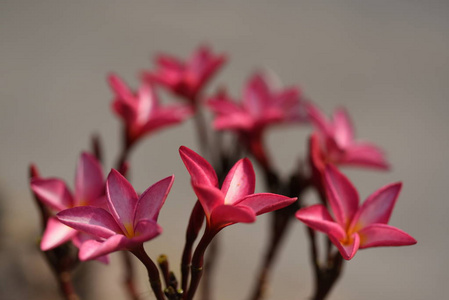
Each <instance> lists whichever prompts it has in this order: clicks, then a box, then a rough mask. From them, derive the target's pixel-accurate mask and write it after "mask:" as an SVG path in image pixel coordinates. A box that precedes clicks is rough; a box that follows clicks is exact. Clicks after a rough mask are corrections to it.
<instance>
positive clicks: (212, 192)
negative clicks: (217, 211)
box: [193, 185, 224, 221]
mask: <svg viewBox="0 0 449 300" xmlns="http://www.w3.org/2000/svg"><path fill="white" fill-rule="evenodd" d="M193 190H194V191H195V194H196V196H197V197H198V200H199V201H200V203H201V206H202V207H203V210H204V213H205V215H206V217H207V220H208V221H209V217H210V214H211V212H212V210H213V209H214V208H215V207H216V206H218V205H223V204H224V195H223V192H222V191H220V190H219V189H218V188H216V187H213V186H210V185H193Z"/></svg>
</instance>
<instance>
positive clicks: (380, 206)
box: [351, 182, 402, 231]
mask: <svg viewBox="0 0 449 300" xmlns="http://www.w3.org/2000/svg"><path fill="white" fill-rule="evenodd" d="M401 188H402V183H400V182H399V183H393V184H389V185H387V186H384V187H383V188H381V189H379V190H377V191H375V192H374V193H373V194H372V195H371V196H369V197H368V199H366V201H365V202H364V203H363V205H362V206H361V207H360V209H359V211H358V212H357V215H356V216H355V217H354V220H353V223H352V226H351V227H352V228H354V229H353V230H354V231H357V230H359V229H361V228H363V227H366V226H368V225H371V224H374V223H382V224H387V223H388V221H389V220H390V216H391V213H392V212H393V208H394V205H395V203H396V200H397V198H398V196H399V192H400V191H401Z"/></svg>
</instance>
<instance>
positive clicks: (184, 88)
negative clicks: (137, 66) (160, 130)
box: [142, 45, 226, 102]
mask: <svg viewBox="0 0 449 300" xmlns="http://www.w3.org/2000/svg"><path fill="white" fill-rule="evenodd" d="M225 61H226V56H225V55H214V54H213V53H212V51H211V49H210V48H209V47H208V46H205V45H203V46H200V47H199V48H198V49H197V50H196V51H195V52H194V53H193V54H192V57H191V58H190V59H188V60H187V61H185V62H183V61H181V60H179V59H177V58H175V57H173V56H169V55H166V54H161V55H159V56H158V57H157V58H156V64H157V69H156V71H154V72H144V73H143V75H142V77H143V79H144V80H146V81H147V82H157V83H159V84H161V85H163V86H165V87H167V88H168V89H170V90H171V91H172V92H173V93H175V94H177V95H179V96H181V97H183V98H185V99H187V100H189V101H191V102H194V101H195V100H196V97H197V95H198V93H199V92H200V91H201V89H202V88H203V87H204V86H205V84H206V83H207V82H208V81H209V80H210V79H211V78H212V76H213V75H214V74H215V73H216V72H217V71H218V69H219V68H220V67H221V66H222V65H223V63H224V62H225Z"/></svg>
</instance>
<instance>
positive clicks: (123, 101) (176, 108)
mask: <svg viewBox="0 0 449 300" xmlns="http://www.w3.org/2000/svg"><path fill="white" fill-rule="evenodd" d="M108 79H109V84H110V86H111V89H112V90H113V92H114V95H115V99H114V102H113V103H112V108H113V110H114V112H115V113H116V114H117V115H118V116H119V117H121V118H122V119H123V121H124V122H125V127H126V138H127V143H128V145H131V144H132V143H134V142H135V141H136V140H137V139H139V138H141V137H142V136H143V135H145V134H148V133H150V132H153V131H156V130H159V129H160V128H163V127H166V126H169V125H174V124H177V123H180V122H182V121H184V120H185V119H186V118H188V117H190V115H191V114H192V109H191V108H190V107H189V106H187V105H171V106H165V107H162V106H161V105H160V104H159V100H158V98H157V95H156V93H155V91H154V88H153V87H152V86H151V85H150V84H148V83H143V84H142V85H141V86H140V88H139V90H138V91H137V93H133V92H132V91H131V90H130V89H129V88H128V86H127V85H126V84H125V83H124V82H123V81H122V80H121V79H120V78H119V77H118V76H116V75H114V74H111V75H109V78H108Z"/></svg>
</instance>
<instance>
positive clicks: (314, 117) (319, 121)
mask: <svg viewBox="0 0 449 300" xmlns="http://www.w3.org/2000/svg"><path fill="white" fill-rule="evenodd" d="M305 107H306V111H307V115H308V117H309V119H310V122H311V123H312V124H313V126H315V128H316V129H318V131H319V132H320V134H321V135H323V136H325V137H331V136H332V129H331V124H330V122H329V120H328V118H327V117H326V115H325V114H324V113H323V112H322V111H321V110H320V109H319V108H318V107H317V106H316V105H315V104H313V103H312V102H307V103H305Z"/></svg>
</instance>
